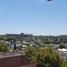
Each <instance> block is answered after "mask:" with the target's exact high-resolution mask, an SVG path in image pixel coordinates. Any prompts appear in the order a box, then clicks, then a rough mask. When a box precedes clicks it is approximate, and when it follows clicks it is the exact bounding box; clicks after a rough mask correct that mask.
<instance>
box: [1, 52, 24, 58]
mask: <svg viewBox="0 0 67 67" xmlns="http://www.w3.org/2000/svg"><path fill="white" fill-rule="evenodd" d="M22 55H25V53H24V51H20V52H7V53H4V52H0V58H6V57H14V56H22Z"/></svg>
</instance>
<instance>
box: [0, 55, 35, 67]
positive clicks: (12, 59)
mask: <svg viewBox="0 0 67 67" xmlns="http://www.w3.org/2000/svg"><path fill="white" fill-rule="evenodd" d="M0 67H36V65H35V64H34V63H31V62H30V61H29V60H28V59H27V58H26V56H25V55H21V54H15V55H9V54H8V55H0Z"/></svg>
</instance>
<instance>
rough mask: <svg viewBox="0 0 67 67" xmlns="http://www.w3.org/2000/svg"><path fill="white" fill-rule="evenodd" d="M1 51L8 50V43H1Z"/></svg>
mask: <svg viewBox="0 0 67 67" xmlns="http://www.w3.org/2000/svg"><path fill="white" fill-rule="evenodd" d="M0 52H8V45H7V44H0Z"/></svg>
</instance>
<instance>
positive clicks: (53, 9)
mask: <svg viewBox="0 0 67 67" xmlns="http://www.w3.org/2000/svg"><path fill="white" fill-rule="evenodd" d="M21 32H23V33H31V34H34V35H63V34H67V0H52V2H47V1H46V0H0V34H6V33H21Z"/></svg>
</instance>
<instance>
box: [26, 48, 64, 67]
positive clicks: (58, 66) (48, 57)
mask: <svg viewBox="0 0 67 67" xmlns="http://www.w3.org/2000/svg"><path fill="white" fill-rule="evenodd" d="M29 48H30V49H29ZM29 48H27V49H26V51H25V52H26V56H27V57H28V58H29V59H30V60H32V62H35V63H36V67H62V63H63V62H62V59H61V58H60V56H59V54H58V53H57V52H56V51H55V50H54V49H51V48H38V49H33V48H32V49H31V47H29Z"/></svg>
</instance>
